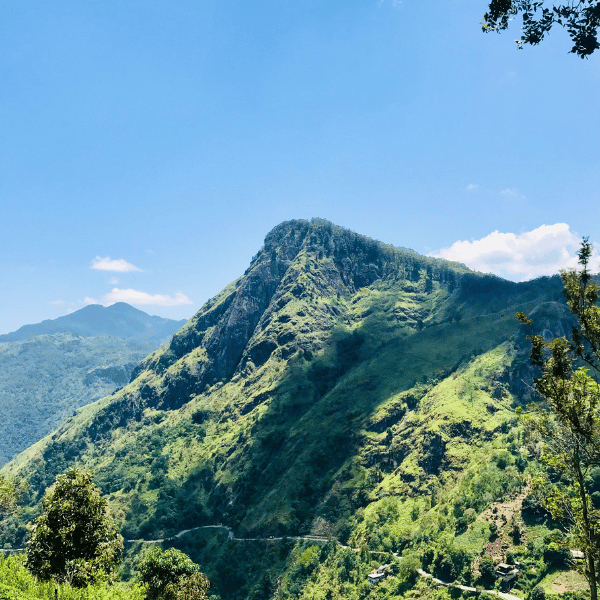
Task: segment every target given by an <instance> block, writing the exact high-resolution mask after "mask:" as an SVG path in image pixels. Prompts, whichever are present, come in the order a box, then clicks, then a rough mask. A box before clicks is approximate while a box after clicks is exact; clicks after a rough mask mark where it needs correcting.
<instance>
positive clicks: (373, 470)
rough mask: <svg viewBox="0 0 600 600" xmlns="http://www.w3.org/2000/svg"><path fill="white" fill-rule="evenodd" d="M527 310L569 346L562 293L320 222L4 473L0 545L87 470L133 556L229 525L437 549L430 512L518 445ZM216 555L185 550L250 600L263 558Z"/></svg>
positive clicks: (296, 228)
mask: <svg viewBox="0 0 600 600" xmlns="http://www.w3.org/2000/svg"><path fill="white" fill-rule="evenodd" d="M521 310H523V311H525V312H526V313H528V314H531V315H533V316H534V317H535V318H536V323H538V324H539V325H540V327H541V328H542V329H547V330H548V331H547V333H549V334H561V333H563V332H565V331H569V330H570V325H569V317H568V310H567V309H566V307H565V306H564V303H563V301H562V296H561V284H560V280H559V279H558V278H542V279H538V280H535V281H532V282H527V283H521V284H516V283H512V282H509V281H505V280H503V279H501V278H498V277H495V276H491V275H483V274H481V273H475V272H472V271H470V270H469V269H467V268H466V267H465V266H464V265H461V264H458V263H451V262H448V261H444V260H440V259H435V258H430V257H424V256H420V255H418V254H417V253H415V252H413V251H411V250H407V249H402V248H394V247H392V246H389V245H385V244H382V243H380V242H377V241H374V240H371V239H368V238H366V237H363V236H360V235H358V234H355V233H353V232H350V231H347V230H345V229H342V228H340V227H337V226H335V225H332V224H331V223H328V222H326V221H323V220H319V219H314V220H312V221H289V222H285V223H283V224H281V225H279V226H278V227H276V228H275V229H273V230H272V231H271V232H270V233H269V234H268V235H267V237H266V239H265V243H264V246H263V248H262V249H261V250H260V251H259V252H258V254H257V255H256V256H255V257H254V258H253V259H252V262H251V264H250V266H249V268H248V269H247V271H246V272H245V273H244V275H243V276H242V277H240V278H239V279H237V280H236V281H234V282H233V283H231V284H230V285H228V286H227V287H226V288H225V289H224V290H223V291H222V292H221V293H220V294H219V295H217V296H216V297H215V298H213V299H211V300H209V301H208V302H207V303H206V304H205V305H204V306H203V307H202V309H201V310H200V311H199V312H198V313H197V314H196V315H195V316H194V317H193V318H192V319H190V320H189V321H188V322H187V323H186V324H185V325H184V326H183V327H182V328H181V329H180V330H179V331H178V332H177V333H176V334H175V335H174V336H173V338H172V339H171V341H170V343H169V344H167V345H166V346H164V347H162V348H161V349H159V350H156V351H155V352H153V353H152V354H151V355H150V356H148V357H147V358H146V359H145V360H143V361H142V362H141V363H140V364H139V365H138V366H137V367H136V368H135V369H134V371H133V373H132V377H131V383H129V384H128V385H126V386H124V387H123V388H122V389H120V390H118V391H116V392H115V393H114V394H113V395H112V396H109V397H106V398H103V399H102V400H99V401H98V402H96V403H94V404H92V405H89V406H86V407H84V408H82V409H81V410H80V412H79V413H78V414H77V415H76V416H74V417H72V418H71V419H70V420H69V421H68V422H66V423H65V424H64V425H63V426H62V427H60V429H59V430H58V431H56V432H55V433H54V434H53V435H51V436H48V437H46V438H45V439H44V440H42V441H41V442H40V443H38V444H36V445H35V446H33V447H31V448H30V449H28V450H27V451H25V452H24V453H22V454H21V455H20V456H19V457H18V458H17V459H15V460H14V461H13V462H12V463H10V464H9V465H7V466H6V467H5V469H4V472H5V473H8V474H10V475H13V476H18V477H23V478H26V479H27V480H28V481H29V482H30V485H31V488H30V490H29V492H28V499H27V507H26V508H25V509H24V510H23V512H22V514H21V515H19V516H18V517H17V518H14V519H7V520H5V521H4V522H3V527H4V534H3V535H4V539H5V540H10V541H11V542H13V543H15V542H16V543H19V541H20V539H22V537H23V535H24V534H25V529H24V527H23V524H24V522H25V521H27V520H28V519H30V518H31V517H32V516H33V515H35V514H36V511H37V510H38V503H39V501H40V499H41V497H42V495H43V493H44V490H45V488H46V487H47V486H48V485H50V484H51V483H52V482H53V480H54V477H55V476H56V474H58V473H60V472H63V471H64V470H65V469H66V468H67V467H68V466H69V465H71V464H74V463H83V464H85V465H87V466H88V467H90V468H93V469H94V470H95V473H96V481H97V483H98V484H99V485H100V486H101V487H102V489H103V492H104V493H105V494H107V495H108V497H109V500H110V502H111V506H112V510H113V512H114V513H115V514H116V515H117V516H118V518H119V519H120V521H121V523H122V533H123V535H124V536H125V538H127V539H131V540H134V539H141V538H143V539H156V538H164V537H168V536H169V535H172V534H174V533H175V532H177V531H180V530H182V529H188V528H193V527H200V526H204V525H214V524H218V523H221V524H224V525H227V526H228V527H230V528H231V529H232V531H233V532H234V533H235V536H237V537H251V538H267V539H268V538H269V536H273V537H280V536H285V535H288V536H299V535H308V534H311V535H326V536H334V537H336V538H337V539H339V540H341V541H343V542H348V543H352V544H353V545H354V546H355V547H359V546H365V547H370V548H371V549H372V550H378V551H379V550H385V551H387V550H394V551H396V550H397V549H398V548H399V547H402V545H403V544H404V545H405V544H407V543H409V541H410V540H414V539H416V538H415V536H417V535H425V533H424V532H426V531H429V530H427V529H426V528H427V527H429V528H430V529H431V530H432V531H433V528H434V526H435V523H437V521H435V519H434V518H433V517H434V516H435V518H436V519H437V518H439V519H452V516H450V517H447V516H443V517H442V514H445V515H448V509H447V508H446V513H442V512H441V511H442V507H443V506H444V505H446V506H448V505H449V503H451V502H454V500H455V499H456V497H457V495H459V494H461V493H463V494H466V491H467V490H470V489H471V488H473V486H476V484H477V485H479V484H478V483H477V482H478V481H479V479H478V478H480V477H483V476H484V475H485V473H487V471H486V469H490V470H491V469H495V468H496V467H495V466H494V465H495V463H494V462H493V461H491V460H489V459H490V457H491V456H493V455H494V453H495V452H498V451H499V450H498V448H501V447H502V444H503V443H504V442H503V440H505V436H509V435H514V434H511V431H512V430H513V428H514V426H515V418H514V407H515V406H516V405H518V404H520V403H523V402H525V401H527V399H528V398H529V395H530V392H529V387H528V386H527V381H528V380H530V379H531V369H530V367H529V363H528V360H527V343H526V341H525V338H524V335H523V333H522V332H521V331H520V329H519V326H518V323H517V322H516V320H515V319H514V316H513V315H514V313H515V312H517V311H521ZM503 436H504V437H503ZM507 443H508V442H507ZM515 456H516V455H515ZM507 460H509V459H507ZM510 460H513V462H514V461H515V460H517V459H516V458H512V459H510ZM510 460H509V462H510ZM477 461H479V462H477ZM488 463H489V465H488ZM481 464H484V465H486V466H485V467H483V468H482V467H481ZM511 464H512V463H511ZM477 465H479V466H477ZM491 472H492V471H490V473H491ZM493 473H496V471H494V472H493ZM482 486H483V487H482ZM486 486H487V487H486ZM509 487H510V486H509V484H508V483H507V482H506V481H504V480H503V479H502V473H500V474H499V475H497V477H496V475H494V477H492V476H491V475H490V477H488V478H487V479H485V483H481V485H480V487H478V488H477V490H479V491H478V492H477V493H478V494H480V492H481V494H482V495H484V496H485V494H487V496H485V497H486V498H488V502H489V498H495V497H496V496H497V495H498V494H501V493H505V492H506V490H507V489H508V488H509ZM480 488H481V489H483V491H481V489H480ZM473 489H474V488H473ZM511 489H512V488H511ZM434 496H435V502H434V501H433V500H432V498H433V497H434ZM478 497H479V496H478ZM407 498H409V499H412V500H410V501H409V502H405V501H406V499H407ZM396 500H397V502H396ZM482 502H483V501H482ZM390 503H395V504H393V505H394V506H395V507H396V508H394V511H396V513H394V514H396V515H398V514H400V515H401V514H403V513H402V511H404V510H406V511H413V512H414V511H415V510H417V511H421V512H422V513H423V514H424V513H425V512H426V511H429V512H428V513H427V514H429V517H428V518H427V520H423V521H422V523H421V524H420V525H419V527H421V529H419V530H418V532H417V529H415V528H416V527H417V524H418V523H419V522H420V521H417V522H416V523H417V524H414V525H411V526H410V527H409V525H406V527H405V528H404V529H402V531H401V532H400V530H398V529H397V528H396V529H394V530H393V531H394V533H390V532H391V531H392V529H390V530H389V532H388V533H386V534H385V535H384V533H382V532H381V531H378V532H374V531H372V530H371V529H369V528H370V527H371V526H372V523H371V522H370V521H369V519H368V518H367V517H368V515H369V514H372V513H373V511H377V510H379V509H380V508H381V507H382V506H386V507H389V506H390ZM480 504H481V506H480V505H479V504H477V506H475V505H474V508H473V510H476V509H477V510H478V511H481V510H483V509H484V508H485V506H484V504H482V503H481V502H480ZM369 511H371V512H369ZM386 511H388V512H386V513H385V514H388V513H389V510H388V508H386ZM398 511H400V512H399V513H398ZM436 511H440V512H439V514H438V512H436ZM389 514H391V513H389ZM450 514H451V513H450ZM386 518H387V517H386ZM389 518H390V519H391V517H389ZM398 518H400V517H398ZM378 519H379V517H378ZM412 521H413V522H414V521H415V519H413V520H412ZM408 522H410V521H408ZM369 523H371V524H369ZM379 523H380V525H381V527H383V526H384V525H385V523H386V521H385V519H384V518H383V517H382V518H381V520H379ZM386 526H387V525H386ZM389 527H390V528H391V525H389ZM403 527H404V526H403ZM411 527H413V529H411ZM423 528H425V529H423ZM213 531H214V533H211V534H210V535H214V536H217V535H220V534H218V531H217V530H213ZM226 538H227V536H225V539H222V540H220V541H219V544H218V548H219V549H218V550H217V549H216V548H217V546H215V544H216V542H215V541H214V539H212V540H211V539H207V538H206V537H203V538H201V539H197V540H196V542H197V543H196V545H195V546H193V547H192V546H190V547H189V548H188V549H187V550H188V551H189V552H190V553H191V554H192V555H193V556H196V557H197V558H198V560H201V561H202V563H203V568H204V569H205V571H206V572H207V574H208V575H209V577H210V578H211V580H212V581H213V582H214V584H215V589H218V590H219V593H220V594H221V596H222V597H223V598H243V597H253V598H260V597H261V596H260V593H259V592H251V590H257V589H258V588H260V586H261V585H262V583H260V581H262V580H261V579H260V577H261V576H262V575H264V573H262V574H261V573H258V574H257V573H256V571H257V569H254V568H252V569H251V568H249V567H248V568H246V567H247V565H246V567H244V568H243V569H240V568H237V569H236V568H234V567H233V566H232V565H234V564H235V560H238V561H241V560H246V561H248V564H252V560H256V557H255V556H254V555H253V556H249V555H244V557H245V558H243V559H242V558H240V556H241V555H239V552H241V550H239V548H238V549H237V550H236V549H235V548H234V547H233V546H232V544H233V541H231V540H229V541H227V539H226ZM182 539H183V538H182ZM190 543H191V542H190ZM228 544H229V545H228ZM224 548H225V549H226V550H223V549H224ZM286 548H287V549H286V550H281V553H280V554H278V555H277V556H278V557H275V558H273V557H271V559H272V561H273V562H272V565H273V567H272V570H271V572H270V574H269V577H271V579H270V581H271V582H272V581H276V580H277V581H279V579H278V578H279V577H280V575H281V573H280V572H276V570H277V568H279V567H277V565H283V562H285V560H287V558H286V557H287V556H288V552H289V550H290V548H289V547H286ZM253 552H254V551H253ZM261 552H264V550H260V551H258V550H257V551H256V552H255V554H256V555H257V556H258V555H260V553H261ZM236 553H237V554H236ZM236 556H237V559H234V557H236ZM262 556H263V558H264V555H262ZM271 559H269V560H271ZM278 561H279V562H278ZM282 561H283V562H282ZM281 568H282V569H283V567H281ZM259 570H260V569H259ZM232 571H235V572H232ZM263 571H264V569H263ZM243 572H245V573H246V574H245V575H242V574H241V573H243ZM265 576H266V575H265ZM259 580H260V581H259ZM263 583H264V582H263ZM269 585H270V584H269V583H268V582H267V583H265V585H264V586H263V587H264V589H267V590H269V589H270V590H271V591H270V592H268V594H271V593H274V590H275V587H276V586H275V584H272V585H271V588H269ZM256 586H258V587H256ZM261 589H263V588H261ZM261 593H263V592H261ZM264 593H265V594H267V592H264ZM280 593H281V594H283V592H281V591H280ZM253 594H254V595H253ZM268 594H267V595H266V596H264V597H265V598H266V597H268ZM284 596H285V595H284ZM284 596H282V597H284Z"/></svg>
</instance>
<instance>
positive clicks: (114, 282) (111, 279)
mask: <svg viewBox="0 0 600 600" xmlns="http://www.w3.org/2000/svg"><path fill="white" fill-rule="evenodd" d="M108 283H109V284H110V285H117V284H118V283H119V280H118V279H117V278H116V277H111V278H110V279H109V280H108Z"/></svg>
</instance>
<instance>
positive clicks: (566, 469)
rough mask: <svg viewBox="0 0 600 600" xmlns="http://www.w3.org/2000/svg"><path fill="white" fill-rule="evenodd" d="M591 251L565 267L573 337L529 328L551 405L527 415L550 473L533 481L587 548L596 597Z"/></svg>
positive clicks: (595, 350)
mask: <svg viewBox="0 0 600 600" xmlns="http://www.w3.org/2000/svg"><path fill="white" fill-rule="evenodd" d="M591 255H592V246H591V244H589V242H588V240H587V239H584V240H583V243H582V245H581V249H580V251H579V263H580V265H581V266H582V270H581V271H575V270H573V269H572V270H567V271H563V272H562V274H561V276H562V280H563V284H564V293H565V297H566V300H567V304H568V306H569V308H570V310H571V312H572V313H573V314H574V315H575V316H576V317H577V326H576V327H574V328H573V335H572V340H567V339H566V338H564V337H561V338H556V339H554V340H550V341H547V340H545V339H544V337H543V336H541V335H539V334H537V335H529V336H527V337H528V339H529V340H530V341H531V342H532V345H533V348H532V351H531V358H532V361H533V362H534V364H536V365H538V366H539V367H540V368H541V373H540V376H539V377H538V378H537V379H536V381H535V388H536V390H537V391H538V392H539V393H540V394H541V395H542V396H543V398H544V399H545V400H546V402H547V405H548V407H549V410H547V409H546V408H544V406H540V405H530V407H529V412H528V414H526V415H525V417H524V418H525V422H526V423H527V424H528V425H529V428H530V430H531V431H533V432H535V433H537V434H538V435H539V436H540V439H541V440H542V442H543V444H544V447H543V454H542V457H541V458H542V460H543V461H544V462H545V463H546V465H547V466H548V467H549V471H550V472H551V473H552V476H549V471H546V473H543V474H541V475H540V477H539V478H538V479H537V481H536V482H535V489H537V491H538V492H539V493H540V494H541V496H542V497H543V498H544V504H545V506H546V508H547V509H548V510H549V511H550V512H551V513H552V516H553V517H554V518H555V519H556V520H557V521H559V522H561V523H562V524H563V526H564V527H565V528H566V529H567V530H568V532H569V538H568V540H567V542H568V543H569V544H570V545H571V547H572V548H576V549H579V550H582V551H583V552H584V555H585V558H586V560H585V561H584V568H583V570H584V574H585V576H586V577H587V578H588V581H589V584H590V593H591V599H592V600H597V598H598V592H597V580H598V565H599V564H600V511H599V510H597V509H595V508H594V505H593V502H592V495H591V493H592V487H591V485H590V481H592V479H591V475H592V474H593V472H594V469H595V468H596V467H597V466H598V465H599V464H600V386H599V385H598V383H597V381H596V379H595V378H593V377H592V376H590V369H589V368H591V370H592V373H594V374H595V376H596V377H597V376H598V375H600V307H598V306H597V301H598V296H599V292H600V288H598V286H597V285H596V284H595V283H593V282H592V278H591V275H590V273H589V271H588V264H589V260H590V257H591ZM517 318H518V319H519V320H520V321H521V322H522V323H523V324H525V325H526V326H530V325H531V323H532V321H531V319H529V318H527V317H526V316H525V315H524V314H523V313H517ZM582 364H587V366H588V367H589V368H586V367H584V366H581V365H582ZM556 475H558V477H556Z"/></svg>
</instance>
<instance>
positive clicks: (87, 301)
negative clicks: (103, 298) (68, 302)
mask: <svg viewBox="0 0 600 600" xmlns="http://www.w3.org/2000/svg"><path fill="white" fill-rule="evenodd" d="M83 303H84V304H85V305H88V304H100V302H98V300H96V298H90V296H86V297H85V299H84V301H83Z"/></svg>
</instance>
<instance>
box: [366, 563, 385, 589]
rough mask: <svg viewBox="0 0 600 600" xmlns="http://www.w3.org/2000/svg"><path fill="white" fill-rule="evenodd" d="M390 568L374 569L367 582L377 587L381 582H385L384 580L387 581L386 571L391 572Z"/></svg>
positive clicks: (383, 566) (381, 566)
mask: <svg viewBox="0 0 600 600" xmlns="http://www.w3.org/2000/svg"><path fill="white" fill-rule="evenodd" d="M389 568H390V565H380V566H379V567H377V568H376V569H373V570H372V571H371V572H370V573H369V574H368V575H367V581H368V582H369V583H370V584H371V585H377V584H378V583H379V582H380V581H383V579H385V576H386V575H387V572H386V571H389Z"/></svg>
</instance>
